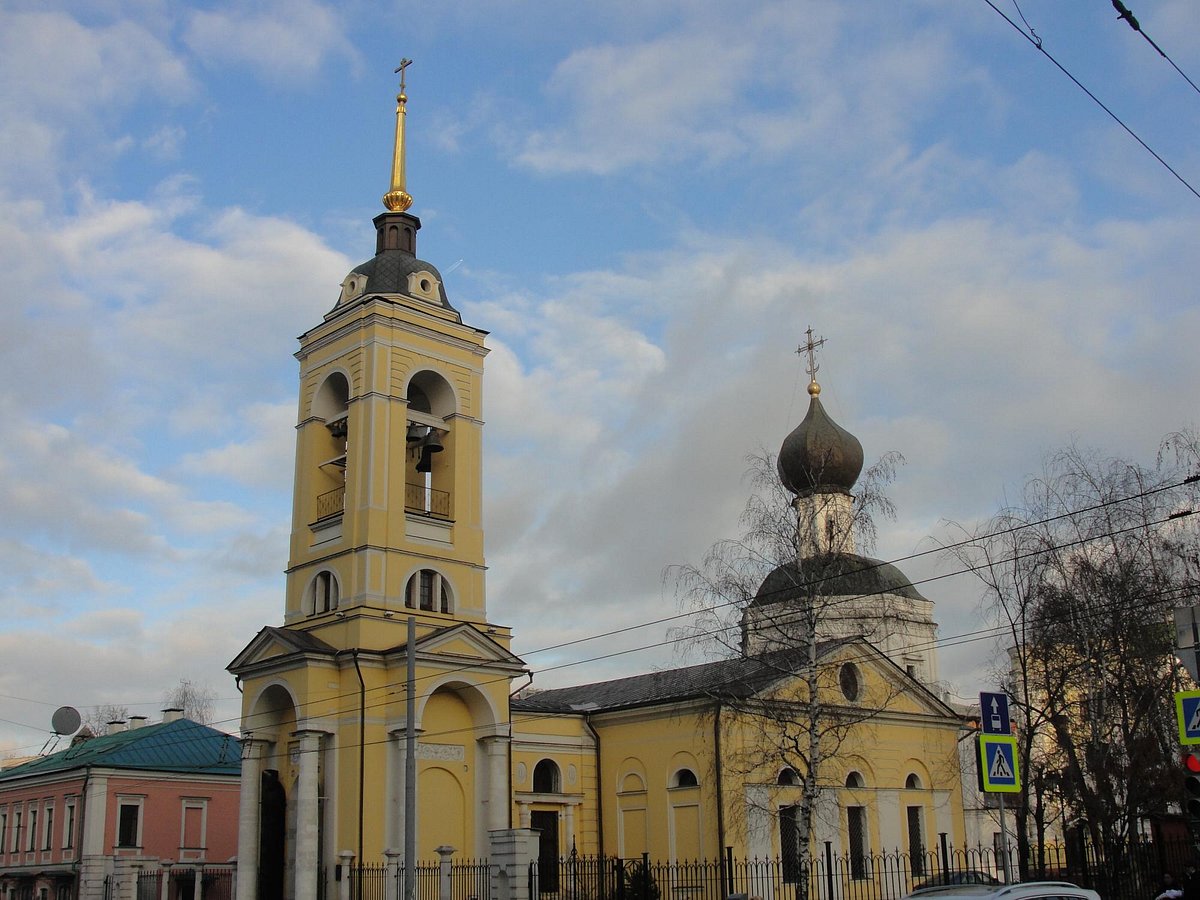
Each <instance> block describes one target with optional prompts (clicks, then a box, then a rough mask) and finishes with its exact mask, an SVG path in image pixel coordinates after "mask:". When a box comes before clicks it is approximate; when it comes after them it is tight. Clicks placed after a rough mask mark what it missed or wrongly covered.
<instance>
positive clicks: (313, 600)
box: [304, 569, 341, 616]
mask: <svg viewBox="0 0 1200 900" xmlns="http://www.w3.org/2000/svg"><path fill="white" fill-rule="evenodd" d="M340 598H341V590H340V588H339V587H338V580H337V576H336V575H334V574H333V573H332V572H330V571H329V570H328V569H324V570H322V571H320V572H318V573H317V574H316V575H314V576H313V580H312V581H310V582H309V583H308V589H307V590H306V591H305V592H304V612H305V613H307V614H308V615H310V616H314V615H320V614H321V613H327V612H333V611H334V610H335V609H337V608H338V600H339V599H340Z"/></svg>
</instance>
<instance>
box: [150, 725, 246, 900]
mask: <svg viewBox="0 0 1200 900" xmlns="http://www.w3.org/2000/svg"><path fill="white" fill-rule="evenodd" d="M266 745H267V742H266V741H262V740H254V739H253V738H243V739H242V784H241V797H240V799H239V806H238V879H237V900H255V895H256V894H257V893H258V841H259V837H260V836H261V835H260V825H259V810H260V808H261V800H262V761H263V756H264V755H265V751H266ZM163 896H164V897H165V896H166V895H165V894H164V895H163Z"/></svg>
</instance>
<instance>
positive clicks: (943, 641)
mask: <svg viewBox="0 0 1200 900" xmlns="http://www.w3.org/2000/svg"><path fill="white" fill-rule="evenodd" d="M1197 483H1200V473H1197V474H1194V475H1191V476H1188V477H1186V478H1184V479H1182V480H1180V481H1175V482H1169V483H1167V484H1163V485H1155V486H1153V487H1149V488H1146V489H1144V490H1142V491H1139V492H1138V493H1136V494H1130V495H1127V496H1124V497H1117V498H1112V499H1109V500H1103V501H1100V502H1098V503H1094V504H1092V505H1090V506H1087V507H1081V508H1079V509H1075V510H1069V511H1066V512H1063V513H1058V514H1055V515H1053V516H1046V517H1043V518H1042V519H1039V520H1036V521H1033V522H1026V523H1023V522H1018V523H1016V524H1014V525H1012V526H1007V527H1005V528H1000V529H994V530H991V531H986V532H984V533H983V534H980V535H973V536H970V537H968V538H965V539H963V540H961V541H957V542H954V543H950V544H944V545H939V546H938V547H935V548H931V549H930V550H924V551H919V552H916V553H912V554H909V555H907V556H903V557H897V558H895V560H894V562H892V563H889V562H887V561H878V562H876V563H874V565H872V566H870V567H867V568H865V569H863V570H862V571H869V570H870V569H871V568H878V567H881V566H885V565H892V564H894V563H895V562H905V561H909V560H913V559H917V558H920V557H924V556H928V555H930V554H933V553H945V552H948V551H950V550H953V549H955V548H961V547H965V546H968V545H970V544H973V543H976V542H978V541H981V540H984V539H987V538H992V537H1001V536H1004V535H1008V534H1013V533H1015V532H1018V531H1022V530H1025V529H1028V528H1034V527H1039V526H1042V525H1046V524H1051V523H1053V522H1056V521H1061V520H1063V519H1070V518H1074V517H1077V516H1081V515H1084V514H1086V513H1089V512H1095V511H1097V510H1101V509H1105V508H1107V507H1111V506H1115V505H1119V504H1123V503H1129V502H1132V501H1135V500H1141V499H1145V498H1148V497H1151V496H1154V495H1156V494H1160V493H1162V492H1164V491H1170V490H1175V489H1177V488H1180V487H1185V486H1188V485H1193V484H1197ZM1195 512H1196V511H1195V510H1191V509H1186V510H1176V511H1174V512H1171V513H1169V514H1167V515H1166V516H1163V517H1162V518H1160V519H1158V520H1154V521H1149V522H1145V521H1143V522H1139V523H1135V524H1134V525H1131V526H1129V527H1127V528H1124V529H1117V530H1115V531H1109V532H1106V533H1103V534H1097V535H1091V536H1085V537H1081V538H1078V539H1076V540H1073V541H1067V542H1065V543H1061V544H1054V545H1050V546H1047V547H1039V548H1036V549H1034V550H1031V551H1028V552H1026V553H1022V554H1016V555H1014V556H1012V557H1003V558H1000V559H997V560H995V561H994V562H993V564H1000V563H1006V562H1015V561H1017V560H1019V559H1022V558H1025V557H1028V556H1036V555H1042V554H1047V553H1052V552H1055V551H1058V550H1063V549H1068V548H1070V547H1074V546H1082V545H1085V544H1091V543H1094V542H1096V541H1100V540H1104V539H1106V538H1111V537H1114V536H1117V535H1120V534H1124V533H1127V532H1131V531H1138V530H1143V529H1145V528H1147V527H1151V526H1157V525H1162V524H1166V523H1169V522H1173V521H1177V520H1178V519H1181V518H1186V517H1188V516H1191V515H1194V514H1195ZM974 570H975V567H969V566H968V567H966V568H962V569H957V570H954V571H950V572H943V573H939V574H936V575H931V576H929V577H927V578H924V579H920V580H918V581H916V582H910V583H912V584H913V585H914V587H915V586H916V585H921V584H927V583H931V582H934V581H940V580H943V579H946V578H950V577H956V576H959V575H964V574H969V573H971V572H972V571H974ZM835 577H836V576H835ZM824 580H825V579H814V580H812V581H810V582H807V583H804V584H793V585H788V586H786V587H785V588H783V589H781V590H782V591H788V592H791V591H795V590H797V589H798V588H809V589H814V588H818V587H819V586H820V584H821V583H822V582H823V581H824ZM1183 587H1184V588H1190V586H1187V585H1185V586H1183ZM884 592H885V591H882V590H881V591H875V592H872V593H869V594H861V595H854V596H850V597H841V598H839V599H838V600H837V601H836V603H853V602H857V601H860V600H863V599H868V598H870V597H871V596H875V595H877V594H880V593H884ZM740 602H741V601H739V600H731V601H726V602H723V603H719V604H713V605H711V606H709V607H706V608H701V609H694V610H689V611H685V612H683V613H679V614H675V615H671V616H664V617H660V618H658V619H654V620H649V621H646V622H642V623H637V624H634V625H630V626H625V627H623V628H618V629H610V630H609V631H606V632H602V633H600V634H596V635H590V636H585V637H583V638H578V639H574V640H570V641H564V642H561V643H559V644H552V645H548V646H546V647H542V648H538V649H536V650H533V651H530V652H528V653H526V654H525V655H526V656H530V655H534V654H536V653H542V652H548V651H550V650H556V649H562V648H564V647H570V646H576V645H579V644H582V643H586V642H589V641H594V640H598V639H602V638H606V637H611V636H616V635H619V634H623V633H628V632H632V631H635V630H638V629H640V628H645V627H650V626H653V625H659V624H665V623H668V622H671V621H676V620H679V619H683V618H691V617H693V616H695V615H698V614H703V613H705V612H715V611H717V610H719V609H721V608H723V607H736V606H738V605H739V603H740ZM829 605H830V606H832V605H835V604H829ZM736 627H737V626H736V625H733V624H730V625H727V626H724V627H722V628H720V629H717V630H716V631H710V632H708V633H709V634H710V635H712V634H716V633H719V632H721V631H728V630H731V629H733V628H736ZM1006 630H1007V628H1006V626H1004V625H1003V624H1001V625H997V626H991V627H990V628H988V629H981V630H980V631H979V632H968V633H965V634H964V635H950V636H948V637H946V638H939V639H936V640H935V641H934V642H933V646H935V647H941V646H956V645H958V644H961V643H968V642H971V641H976V640H989V639H992V638H994V637H997V636H999V635H1001V634H1003V633H1004V632H1005V631H1006ZM699 636H700V635H698V634H692V633H688V634H682V635H677V636H675V637H669V638H666V639H663V640H660V641H655V642H653V643H649V644H641V645H639V646H637V647H630V648H625V649H622V650H618V651H610V652H607V653H602V654H599V655H596V656H592V657H587V658H584V659H578V660H571V661H567V662H564V663H560V664H557V665H554V666H547V667H544V668H542V669H539V670H537V671H539V672H542V673H545V672H551V671H558V670H562V669H568V668H573V667H575V666H579V665H586V664H588V663H593V662H600V661H603V660H607V659H614V658H618V657H620V656H625V655H628V654H631V653H638V652H643V651H645V650H650V649H657V648H659V647H664V646H671V645H678V644H680V643H683V642H685V641H690V640H693V639H695V638H696V637H699ZM901 649H908V648H901ZM471 668H473V666H472V665H462V666H459V667H457V668H454V669H451V670H449V672H446V671H442V672H439V673H437V674H436V675H430V676H423V677H422V678H421V679H418V680H419V681H420V680H425V679H427V678H434V677H437V678H443V677H445V676H446V675H447V674H453V672H455V671H468V670H469V669H471ZM632 677H636V676H632ZM508 681H510V679H509V677H508V676H502V677H499V678H496V679H493V681H491V682H489V681H483V682H479V683H478V684H477V685H476V687H480V688H482V687H486V686H487V685H488V684H490V683H500V682H508ZM404 689H405V688H404V687H403V685H401V684H400V683H399V682H394V683H385V684H383V685H380V686H378V687H375V688H372V689H371V691H370V692H369V693H371V692H373V693H379V692H381V691H386V692H387V694H386V695H385V696H384V697H383V698H382V699H380V700H378V701H377V702H375V703H373V704H370V705H369V706H368V708H369V709H378V708H380V707H382V706H386V705H387V704H388V703H390V702H391V700H390V697H391V696H392V695H394V694H395V693H397V692H399V691H403V690H404ZM428 696H430V695H429V694H421V697H423V698H425V699H427V698H428ZM357 697H358V692H356V691H350V692H345V693H343V694H339V695H335V696H333V697H328V698H324V699H322V700H320V701H308V702H306V703H304V704H301V706H307V705H310V704H316V703H322V704H325V703H329V702H331V701H340V700H346V699H357ZM22 699H24V698H22ZM299 711H300V710H299V709H298V710H297V712H299ZM538 718H540V717H538ZM237 721H240V717H239V719H237V720H235V719H219V720H216V721H215V722H214V723H212V724H213V725H222V724H234V723H236V722H237ZM509 724H511V722H510V723H509ZM28 727H32V726H28ZM42 731H43V733H44V729H43V730H42ZM430 736H433V735H426V737H430ZM368 743H378V742H368Z"/></svg>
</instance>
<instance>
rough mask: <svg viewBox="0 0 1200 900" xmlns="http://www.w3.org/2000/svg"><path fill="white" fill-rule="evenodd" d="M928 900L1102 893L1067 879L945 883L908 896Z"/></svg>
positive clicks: (1073, 897) (1072, 899) (1086, 897)
mask: <svg viewBox="0 0 1200 900" xmlns="http://www.w3.org/2000/svg"><path fill="white" fill-rule="evenodd" d="M908 896H909V897H911V898H913V900H917V898H929V900H935V898H937V900H941V898H945V900H958V898H961V900H1100V895H1099V894H1097V893H1096V892H1095V891H1092V890H1089V889H1088V888H1081V887H1079V886H1077V885H1074V884H1071V883H1070V882H1067V881H1027V882H1025V883H1024V884H1000V885H989V884H946V885H939V886H937V887H927V888H920V889H918V890H915V891H913V892H912V893H911V894H909V895H908Z"/></svg>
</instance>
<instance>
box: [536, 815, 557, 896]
mask: <svg viewBox="0 0 1200 900" xmlns="http://www.w3.org/2000/svg"><path fill="white" fill-rule="evenodd" d="M529 824H530V826H531V827H532V828H533V829H534V830H536V831H539V832H541V833H540V834H539V835H538V889H539V890H540V891H541V892H542V893H543V894H553V893H556V892H557V891H558V813H556V812H535V813H532V814H531V815H530V818H529Z"/></svg>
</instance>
